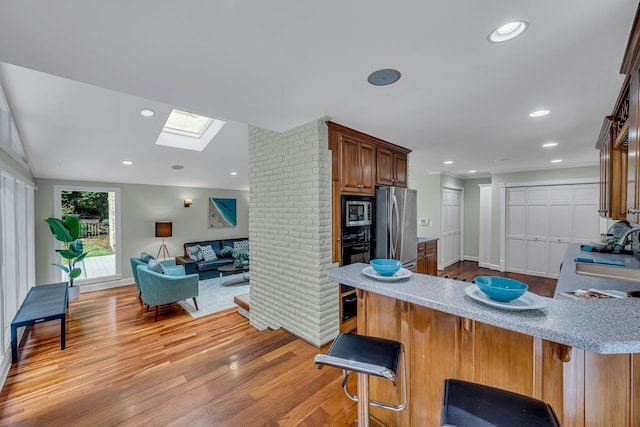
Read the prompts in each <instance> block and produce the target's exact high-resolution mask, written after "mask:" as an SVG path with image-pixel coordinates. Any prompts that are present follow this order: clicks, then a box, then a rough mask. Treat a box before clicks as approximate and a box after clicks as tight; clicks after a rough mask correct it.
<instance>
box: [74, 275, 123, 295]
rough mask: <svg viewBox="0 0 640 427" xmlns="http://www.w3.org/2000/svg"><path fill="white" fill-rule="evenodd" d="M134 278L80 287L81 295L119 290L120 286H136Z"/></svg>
mask: <svg viewBox="0 0 640 427" xmlns="http://www.w3.org/2000/svg"><path fill="white" fill-rule="evenodd" d="M134 283H135V282H134V280H133V277H127V278H124V279H120V280H109V281H107V282H97V283H92V284H90V285H80V293H81V294H83V293H85V292H94V291H101V290H103V289H111V288H119V287H120V286H128V285H132V284H134Z"/></svg>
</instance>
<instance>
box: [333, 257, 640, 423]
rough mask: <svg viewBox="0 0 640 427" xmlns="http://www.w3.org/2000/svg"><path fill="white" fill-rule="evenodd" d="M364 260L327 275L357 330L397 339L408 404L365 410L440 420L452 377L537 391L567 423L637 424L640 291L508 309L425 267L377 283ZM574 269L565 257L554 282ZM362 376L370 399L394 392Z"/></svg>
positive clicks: (400, 419) (395, 417) (569, 277)
mask: <svg viewBox="0 0 640 427" xmlns="http://www.w3.org/2000/svg"><path fill="white" fill-rule="evenodd" d="M576 246H577V247H578V249H577V250H578V252H579V246H578V245H576ZM575 250H576V248H573V247H570V249H569V250H568V251H567V258H570V260H573V258H575V254H574V252H572V251H575ZM583 254H584V252H583ZM590 255H591V254H589V256H590ZM366 266H367V265H366V264H353V265H349V266H345V267H342V268H340V269H336V270H332V271H331V272H330V273H329V278H330V279H332V280H335V281H337V282H340V283H345V284H348V285H350V286H353V287H355V288H356V289H357V292H358V298H359V299H358V312H359V316H358V333H360V334H365V335H372V336H379V337H384V338H389V339H395V340H397V341H400V342H402V343H403V344H404V345H405V350H406V358H407V378H408V379H409V388H408V392H409V406H408V407H407V409H405V410H404V411H403V412H400V413H392V412H390V411H382V410H379V409H378V408H372V413H373V414H374V416H376V417H377V418H379V419H381V420H382V421H383V422H385V423H387V424H389V425H403V426H409V425H413V426H423V425H428V426H432V425H433V426H435V425H439V424H438V423H439V420H440V405H441V401H442V384H443V381H444V379H445V378H460V379H465V380H469V381H474V382H478V383H482V384H487V385H491V386H496V387H500V388H504V389H507V390H511V391H514V392H518V393H522V394H525V395H529V396H533V397H536V398H539V399H542V400H544V401H546V402H548V403H550V404H551V405H552V406H553V408H554V409H555V411H556V412H557V413H558V416H559V417H560V419H561V421H562V423H563V425H565V426H602V425H615V426H636V425H640V358H638V354H637V353H640V299H636V298H628V299H615V300H614V299H608V300H571V299H565V298H561V297H558V298H554V299H545V301H546V306H545V307H543V308H541V309H537V310H526V311H506V310H501V309H498V308H493V307H490V306H487V305H484V304H482V303H479V302H476V301H475V300H473V299H471V298H470V297H469V296H467V294H466V293H465V287H466V286H469V283H467V282H460V281H457V280H451V279H444V278H441V277H434V276H427V275H423V274H413V275H412V276H411V277H409V278H408V279H406V280H403V281H398V282H383V281H376V280H372V279H369V278H368V277H367V276H365V275H364V274H362V270H363V268H365V267H366ZM572 268H573V269H575V263H571V262H567V259H565V265H564V267H563V276H561V278H560V281H559V286H560V282H563V281H564V282H567V281H570V282H571V284H570V286H574V285H575V284H576V283H581V280H583V276H580V277H577V276H578V275H577V274H576V273H575V270H572ZM587 279H588V282H589V283H590V286H593V284H594V283H597V281H598V280H602V279H598V278H593V277H588V278H587ZM624 286H634V284H633V283H626V284H625V285H624ZM581 287H582V286H581ZM594 287H596V286H594ZM638 287H640V286H638ZM601 289H606V288H601ZM370 382H371V397H372V398H373V399H375V400H387V401H393V399H394V398H396V397H397V396H395V393H394V391H393V388H392V387H390V386H389V384H388V383H385V382H382V381H378V379H377V378H371V379H370Z"/></svg>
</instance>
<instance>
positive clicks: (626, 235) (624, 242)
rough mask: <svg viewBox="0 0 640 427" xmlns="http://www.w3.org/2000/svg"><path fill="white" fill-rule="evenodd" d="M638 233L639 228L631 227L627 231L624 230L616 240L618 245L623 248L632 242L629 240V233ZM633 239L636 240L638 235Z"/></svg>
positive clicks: (639, 231)
mask: <svg viewBox="0 0 640 427" xmlns="http://www.w3.org/2000/svg"><path fill="white" fill-rule="evenodd" d="M637 233H640V228H631V229H629V230H627V231H625V232H624V234H623V235H622V236H620V239H619V240H618V245H620V246H622V247H623V248H624V247H625V246H627V245H628V244H629V243H632V240H631V235H632V234H637ZM635 241H636V242H637V241H638V237H637V236H636V238H635Z"/></svg>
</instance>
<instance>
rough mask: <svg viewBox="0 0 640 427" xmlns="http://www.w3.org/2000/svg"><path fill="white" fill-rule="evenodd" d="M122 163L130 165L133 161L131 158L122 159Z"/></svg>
mask: <svg viewBox="0 0 640 427" xmlns="http://www.w3.org/2000/svg"><path fill="white" fill-rule="evenodd" d="M122 164H123V165H126V166H131V165H132V164H133V162H132V161H131V160H123V161H122Z"/></svg>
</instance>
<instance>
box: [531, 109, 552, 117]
mask: <svg viewBox="0 0 640 427" xmlns="http://www.w3.org/2000/svg"><path fill="white" fill-rule="evenodd" d="M550 112H551V111H549V110H536V111H534V112H533V113H530V114H529V117H542V116H546V115H547V114H549V113H550Z"/></svg>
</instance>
